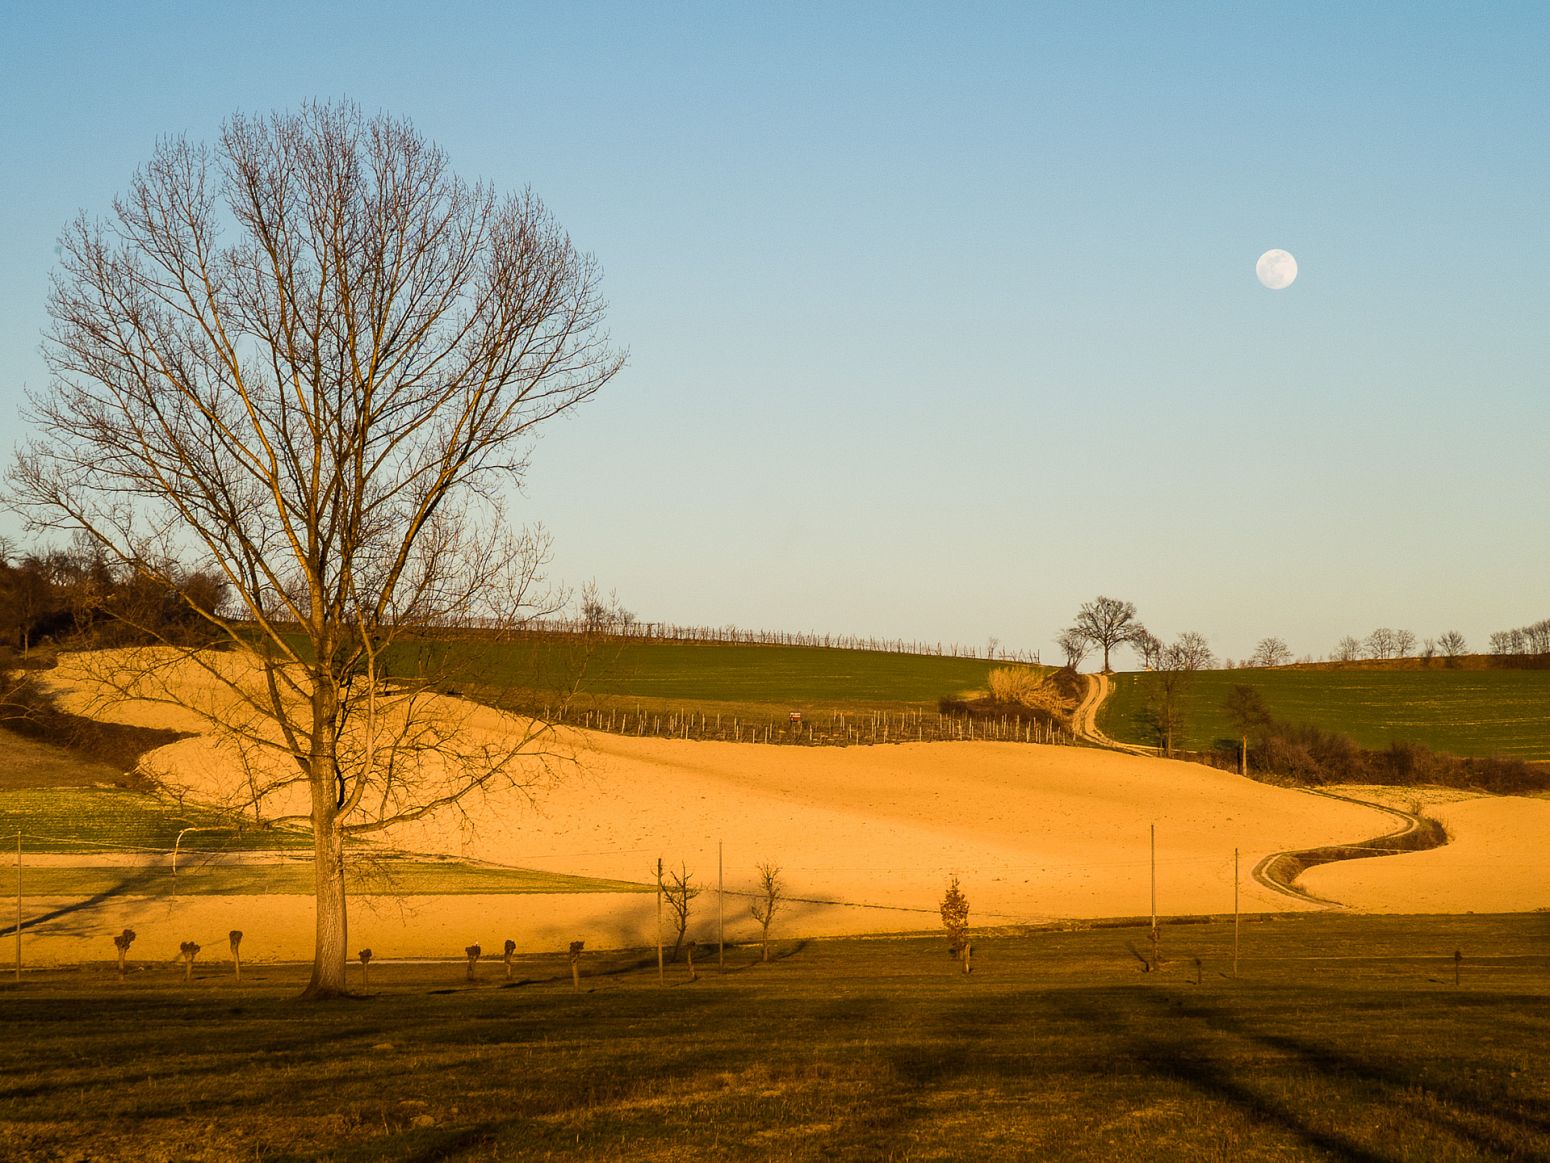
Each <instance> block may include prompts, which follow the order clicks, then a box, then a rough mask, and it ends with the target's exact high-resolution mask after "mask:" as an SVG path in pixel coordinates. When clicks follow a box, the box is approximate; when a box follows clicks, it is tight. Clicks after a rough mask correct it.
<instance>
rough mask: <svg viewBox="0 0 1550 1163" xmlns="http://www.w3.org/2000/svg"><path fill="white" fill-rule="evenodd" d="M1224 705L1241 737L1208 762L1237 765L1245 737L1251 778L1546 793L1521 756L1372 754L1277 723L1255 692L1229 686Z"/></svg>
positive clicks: (1332, 736) (1540, 772)
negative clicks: (1481, 756)
mask: <svg viewBox="0 0 1550 1163" xmlns="http://www.w3.org/2000/svg"><path fill="white" fill-rule="evenodd" d="M1224 706H1225V709H1226V710H1227V712H1228V715H1229V717H1230V718H1231V719H1232V720H1233V721H1234V723H1235V724H1236V725H1237V726H1238V728H1239V730H1240V731H1241V732H1242V738H1241V739H1221V740H1218V741H1217V743H1216V746H1215V753H1214V755H1213V759H1214V760H1215V761H1216V762H1217V763H1218V764H1219V765H1220V766H1223V767H1232V768H1236V767H1237V765H1238V763H1239V761H1240V759H1241V758H1242V752H1241V750H1240V748H1241V747H1242V744H1243V742H1244V740H1247V743H1248V748H1247V761H1248V770H1249V774H1251V775H1259V776H1268V777H1271V778H1278V779H1285V780H1289V781H1291V782H1293V783H1298V784H1304V785H1310V786H1315V787H1317V786H1319V785H1322V784H1330V783H1371V784H1387V785H1395V786H1402V787H1403V786H1417V785H1421V784H1432V785H1437V786H1442V787H1456V788H1469V789H1472V790H1479V791H1488V792H1495V793H1497V794H1499V795H1517V794H1521V793H1524V792H1532V791H1542V790H1545V789H1550V771H1547V770H1545V769H1543V768H1536V767H1534V766H1533V765H1531V764H1528V763H1525V762H1524V761H1523V760H1521V759H1501V758H1489V759H1482V758H1467V757H1462V756H1457V755H1448V754H1445V753H1443V752H1438V751H1433V750H1431V748H1429V747H1426V746H1424V745H1422V744H1420V743H1391V744H1390V745H1389V746H1388V747H1386V748H1383V749H1381V750H1375V749H1371V748H1366V747H1362V746H1360V745H1359V744H1358V743H1357V742H1356V741H1355V740H1353V739H1352V738H1351V737H1350V736H1348V735H1343V734H1341V733H1340V732H1338V731H1326V730H1324V729H1322V728H1320V727H1315V726H1313V725H1312V724H1309V723H1290V722H1287V721H1285V720H1283V719H1277V718H1275V717H1274V716H1273V715H1271V714H1270V712H1269V709H1268V708H1267V707H1266V706H1265V704H1264V701H1263V700H1262V699H1261V697H1260V695H1259V692H1258V691H1256V690H1255V689H1254V688H1253V687H1247V686H1237V687H1234V688H1233V689H1232V690H1231V691H1230V692H1229V693H1228V696H1227V700H1226V703H1225V704H1224Z"/></svg>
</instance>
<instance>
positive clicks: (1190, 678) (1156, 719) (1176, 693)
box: [1138, 630, 1215, 755]
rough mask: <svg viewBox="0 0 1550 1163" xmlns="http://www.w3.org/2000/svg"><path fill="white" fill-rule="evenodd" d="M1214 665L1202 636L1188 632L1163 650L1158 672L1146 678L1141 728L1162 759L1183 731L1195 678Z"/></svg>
mask: <svg viewBox="0 0 1550 1163" xmlns="http://www.w3.org/2000/svg"><path fill="white" fill-rule="evenodd" d="M1214 661H1215V657H1214V656H1213V654H1212V653H1211V647H1210V644H1209V643H1207V641H1206V638H1205V635H1203V634H1200V633H1197V632H1196V631H1193V630H1190V631H1186V632H1185V633H1183V634H1180V635H1179V636H1178V638H1176V639H1175V640H1174V641H1173V642H1171V643H1169V644H1168V646H1167V647H1165V648H1164V649H1163V652H1162V658H1161V659H1160V661H1159V662H1158V666H1157V669H1156V670H1155V671H1154V672H1153V673H1152V674H1150V675H1148V676H1147V677H1146V680H1145V687H1144V690H1145V692H1146V693H1145V701H1144V702H1143V704H1142V708H1141V711H1140V713H1139V715H1138V718H1139V721H1140V723H1141V725H1142V726H1143V727H1145V728H1147V729H1148V730H1149V731H1150V732H1151V733H1152V734H1153V735H1154V736H1155V737H1156V739H1157V745H1158V746H1159V747H1160V748H1161V749H1162V752H1163V754H1164V755H1172V754H1173V743H1174V740H1175V739H1176V738H1177V737H1178V736H1179V735H1180V734H1182V733H1183V731H1184V728H1185V701H1186V694H1187V692H1188V690H1189V688H1190V687H1191V686H1192V685H1193V684H1194V679H1195V675H1196V674H1197V673H1198V672H1200V671H1202V670H1205V669H1208V668H1209V667H1210V666H1211V665H1212V663H1213V662H1214Z"/></svg>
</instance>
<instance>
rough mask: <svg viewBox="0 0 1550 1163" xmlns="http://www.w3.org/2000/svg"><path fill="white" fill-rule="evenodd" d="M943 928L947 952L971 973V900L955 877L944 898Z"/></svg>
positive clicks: (942, 907) (950, 882) (942, 909)
mask: <svg viewBox="0 0 1550 1163" xmlns="http://www.w3.org/2000/svg"><path fill="white" fill-rule="evenodd" d="M941 912H942V927H943V928H945V929H946V930H947V951H948V952H949V953H951V954H952V955H953V956H954V957H957V958H958V959H959V960H961V961H962V962H963V967H964V968H963V971H964V972H965V973H967V972H969V957H968V950H969V898H968V897H967V896H965V895H964V893H963V888H962V887H961V886H960V885H959V884H958V877H957V876H956V875H955V876H953V877H952V878H950V879H949V880H948V882H947V892H946V893H944V894H943V896H942V906H941Z"/></svg>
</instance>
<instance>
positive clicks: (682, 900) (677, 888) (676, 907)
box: [662, 863, 704, 964]
mask: <svg viewBox="0 0 1550 1163" xmlns="http://www.w3.org/2000/svg"><path fill="white" fill-rule="evenodd" d="M693 880H694V873H692V872H690V871H689V869H688V866H687V865H684V864H681V863H680V864H679V866H678V871H677V872H674V871H673V870H672V869H668V872H667V881H666V882H665V883H664V884H663V885H662V895H663V897H664V899H666V901H667V907H668V911H669V912H671V913H672V914H673V925H674V928H675V930H676V933H677V936H676V937H675V939H674V941H673V956H672V958H671V960H672V961H673V962H674V963H675V964H676V963H677V961H678V954H679V953H681V952H682V951H683V944H684V934H685V933H687V932H688V931H689V914H690V913H691V912H693V911H694V898H695V897H697V896H699V895H700V893H701V892H702V891H704V890H703V889H700V888H698V887H695V886H693V885H692V884H691V883H690V882H691V881H693Z"/></svg>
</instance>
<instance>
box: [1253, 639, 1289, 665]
mask: <svg viewBox="0 0 1550 1163" xmlns="http://www.w3.org/2000/svg"><path fill="white" fill-rule="evenodd" d="M1291 660H1292V649H1291V647H1289V646H1288V645H1287V644H1286V643H1285V642H1284V641H1282V640H1281V639H1280V638H1274V637H1272V638H1261V639H1260V640H1259V644H1258V645H1257V646H1255V647H1254V653H1253V654H1252V655H1251V656H1250V657H1249V662H1248V664H1249V665H1250V666H1285V665H1286V664H1287V663H1288V662H1290V661H1291Z"/></svg>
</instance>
